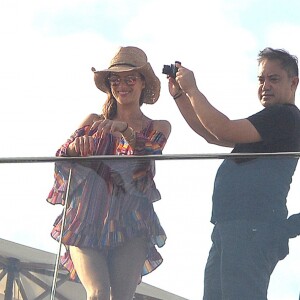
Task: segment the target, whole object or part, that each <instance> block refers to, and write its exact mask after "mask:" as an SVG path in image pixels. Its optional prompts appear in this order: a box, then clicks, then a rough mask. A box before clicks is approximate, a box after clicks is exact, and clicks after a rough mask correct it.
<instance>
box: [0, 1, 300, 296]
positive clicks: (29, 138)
mask: <svg viewBox="0 0 300 300" xmlns="http://www.w3.org/2000/svg"><path fill="white" fill-rule="evenodd" d="M299 11H300V2H299V1H298V0H289V1H279V0H273V1H270V0H265V1H258V0H243V1H238V0H211V1H202V0H194V1H192V0H185V1H179V0H164V1H161V0H152V1H151V0H148V1H147V0H145V1H138V0H123V1H122V0H101V1H96V0H60V1H53V0H51V1H50V0H44V1H38V0H36V1H34V0H29V1H24V0H20V1H17V0H0V38H1V46H0V54H1V55H0V99H1V112H0V115H1V118H0V126H1V128H2V134H1V140H2V143H1V147H0V158H6V157H52V156H54V154H55V152H56V150H57V148H58V147H59V146H60V145H61V144H63V143H64V142H65V140H66V139H67V138H68V137H69V136H70V134H71V133H72V132H73V131H74V130H75V129H77V127H78V125H79V124H80V122H81V121H82V120H83V119H84V118H85V116H86V115H88V114H89V113H92V112H93V113H100V112H101V107H102V104H103V103H104V101H105V99H106V96H105V94H103V93H101V92H100V91H99V90H98V89H97V88H96V87H95V84H94V82H93V73H92V72H91V67H95V68H96V69H97V70H101V69H104V68H107V67H108V65H109V61H110V59H111V58H112V56H113V55H114V53H115V52H116V50H117V48H118V47H119V46H137V47H140V48H142V49H143V50H144V51H145V52H146V54H147V56H148V60H149V62H150V63H151V65H152V67H153V69H154V71H155V73H156V74H157V76H158V77H159V78H160V80H161V84H162V87H161V96H160V99H159V101H158V102H157V103H156V104H155V105H143V106H142V109H143V112H144V113H145V114H146V115H147V116H149V117H151V118H153V119H167V120H169V121H170V122H171V124H172V133H171V136H170V138H169V140H168V143H167V145H166V147H165V149H164V154H169V155H171V154H205V153H210V154H212V153H228V152H230V149H226V148H222V147H217V146H214V145H209V144H207V143H206V142H205V141H204V140H203V139H201V138H200V137H199V136H197V135H196V134H195V133H194V132H193V131H192V130H191V129H190V128H189V127H188V125H187V124H186V123H185V122H184V120H183V118H182V116H181V115H180V113H179V111H178V109H177V107H176V105H175V103H174V100H173V99H172V98H171V97H170V95H169V94H168V89H167V79H166V76H165V75H163V74H162V67H163V65H165V64H171V63H174V61H175V60H179V61H181V62H182V65H183V66H185V67H187V68H189V69H191V70H193V71H194V73H195V76H196V80H197V84H198V87H199V89H200V90H201V91H202V92H203V93H204V94H205V95H206V96H207V98H208V99H209V101H210V102H211V103H212V104H213V105H214V106H215V107H216V108H217V109H219V110H220V111H221V112H223V113H225V114H226V115H227V116H228V117H229V118H231V119H238V118H244V117H247V116H249V115H251V114H253V113H255V112H257V111H259V110H260V109H261V107H260V104H259V102H258V99H257V91H256V90H257V61H256V58H257V54H258V52H259V51H260V50H262V49H263V48H265V47H273V48H284V49H286V50H288V51H289V52H290V53H291V54H295V55H297V56H299V57H300V44H299V41H298V37H299V36H300V19H299ZM297 98H298V99H299V92H297ZM298 101H299V100H298ZM220 163H221V161H220V160H218V159H212V160H203V159H199V160H165V161H157V175H156V183H157V187H158V188H159V190H160V192H161V195H162V200H161V201H158V202H157V203H155V209H156V211H157V214H158V216H159V218H160V221H161V223H162V225H163V227H164V229H165V231H166V233H167V235H168V239H167V242H166V245H165V246H164V247H163V248H161V249H160V252H161V254H162V256H163V257H164V262H163V264H162V265H161V266H160V267H159V268H158V269H157V270H156V271H154V272H153V273H151V274H150V275H147V276H145V277H144V279H143V280H144V282H146V283H149V284H151V285H154V286H157V287H159V288H162V289H164V290H167V291H169V292H172V293H174V294H178V295H180V296H182V297H185V298H187V299H190V300H199V299H201V297H202V290H203V271H204V266H205V262H206V258H207V254H208V251H209V248H210V245H211V244H210V234H211V230H212V225H211V224H210V222H209V220H210V213H211V193H212V188H213V181H214V176H215V173H216V170H217V168H218V166H219V164H220ZM53 167H54V165H53V163H32V164H16V163H15V164H2V165H0V176H1V177H0V178H1V182H2V186H1V190H0V197H1V203H2V204H1V211H2V212H3V217H2V218H1V221H0V225H1V226H0V237H1V238H4V239H8V240H12V241H15V242H18V243H23V244H26V245H29V246H32V247H36V248H39V249H43V250H46V251H50V252H56V251H57V250H58V245H57V243H56V242H55V241H53V240H52V239H51V238H50V235H49V233H50V230H51V227H52V224H53V222H54V220H55V218H56V216H57V215H58V213H59V212H60V211H61V207H54V206H51V205H49V204H48V203H46V200H45V199H46V197H47V195H48V192H49V191H50V188H51V186H52V184H53ZM299 182H300V171H299V170H297V171H296V173H295V176H294V179H293V183H292V186H291V191H290V194H289V197H288V208H289V212H290V213H297V212H299V211H300V204H299V203H300V202H299V190H298V188H297V186H299ZM299 253H300V237H299V238H297V239H292V240H290V255H289V256H288V257H287V258H286V259H285V260H283V261H281V262H280V263H279V264H278V266H277V268H276V269H275V271H274V273H273V275H272V277H271V282H270V288H269V299H272V300H279V299H280V300H292V299H298V296H299V292H300V271H299V270H300V268H299V266H300V256H299Z"/></svg>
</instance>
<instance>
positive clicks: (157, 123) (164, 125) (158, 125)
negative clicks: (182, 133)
mask: <svg viewBox="0 0 300 300" xmlns="http://www.w3.org/2000/svg"><path fill="white" fill-rule="evenodd" d="M153 129H154V130H157V131H159V132H161V133H163V135H164V136H165V137H166V138H168V137H169V135H170V133H171V129H172V128H171V124H170V122H169V121H167V120H153Z"/></svg>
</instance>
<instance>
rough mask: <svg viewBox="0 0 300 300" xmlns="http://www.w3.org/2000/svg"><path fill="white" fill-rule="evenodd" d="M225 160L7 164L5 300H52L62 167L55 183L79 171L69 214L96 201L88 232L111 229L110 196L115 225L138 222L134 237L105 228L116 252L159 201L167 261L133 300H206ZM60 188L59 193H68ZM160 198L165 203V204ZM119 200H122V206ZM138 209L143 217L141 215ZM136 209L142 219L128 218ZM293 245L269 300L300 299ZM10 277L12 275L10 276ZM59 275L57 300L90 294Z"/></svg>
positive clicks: (292, 204) (1, 238) (298, 247)
mask: <svg viewBox="0 0 300 300" xmlns="http://www.w3.org/2000/svg"><path fill="white" fill-rule="evenodd" d="M211 158H212V159H211ZM219 158H223V157H218V156H216V157H214V158H213V157H201V155H199V156H194V157H193V156H184V155H182V156H180V155H179V156H173V157H172V155H171V156H162V157H160V158H159V159H158V160H156V161H155V163H154V159H151V160H149V159H147V160H146V159H145V158H142V159H141V158H139V159H122V158H121V159H114V160H108V159H102V160H101V161H99V160H98V161H96V160H95V159H94V158H93V159H90V160H89V159H82V160H80V161H78V160H77V162H76V163H74V162H73V163H72V162H71V160H67V161H63V160H59V161H56V163H54V160H53V161H51V158H50V161H49V162H45V161H38V162H26V163H24V161H22V162H20V161H19V163H18V161H17V162H14V163H4V162H3V161H2V163H0V176H1V182H2V184H1V189H0V197H1V198H0V199H1V216H2V218H1V222H0V225H1V226H0V300H1V299H5V300H7V299H11V298H9V296H10V295H9V291H11V293H12V295H11V296H13V297H14V298H13V299H26V297H27V299H30V300H31V299H50V293H51V288H52V284H53V274H54V272H55V264H56V253H58V252H59V250H60V248H59V242H57V241H55V240H54V239H53V238H52V237H51V236H50V232H51V230H52V228H53V224H54V222H55V220H56V218H57V217H58V216H59V215H60V214H61V213H63V212H64V210H63V206H62V205H59V204H58V205H51V204H49V203H48V202H47V201H46V199H47V197H48V195H49V193H50V190H51V188H52V187H53V185H54V169H55V168H56V171H59V174H61V175H62V176H61V177H58V178H57V179H67V177H68V175H69V170H70V167H72V178H71V183H70V189H69V196H70V197H69V201H70V202H69V204H70V205H71V207H70V208H69V211H74V209H73V208H72V205H74V203H75V202H76V201H75V200H74V199H76V197H79V196H80V195H81V194H82V193H85V198H86V199H87V200H86V201H88V202H89V209H88V215H87V216H86V221H87V222H85V225H86V228H88V226H91V224H90V223H93V222H90V221H92V220H94V219H97V220H99V221H100V220H102V221H103V222H104V219H105V217H104V215H101V214H98V213H97V212H98V211H101V212H103V214H104V213H105V216H106V215H107V214H108V210H107V206H105V204H106V203H107V202H106V201H107V198H105V195H107V194H109V195H110V198H109V199H114V200H116V205H115V206H114V209H112V210H111V211H110V215H112V216H114V215H116V214H118V212H119V211H123V212H126V213H127V214H128V215H127V218H131V220H132V224H133V225H132V227H131V228H127V231H124V229H122V228H121V227H120V228H119V230H117V229H116V228H117V224H116V223H114V222H110V223H109V224H108V225H110V230H108V231H109V232H110V234H109V235H103V236H101V239H102V240H101V241H100V242H99V243H100V244H101V243H102V244H105V243H106V244H112V243H116V244H117V243H118V242H120V241H122V237H123V236H126V235H129V236H131V235H134V234H135V230H136V229H137V228H139V229H141V230H142V229H143V222H141V220H144V219H145V216H143V217H142V215H141V213H142V212H143V209H145V208H149V207H150V208H151V203H152V202H153V206H154V209H155V212H156V214H157V216H158V218H159V220H160V224H161V226H162V228H163V229H164V231H165V232H166V235H167V237H168V238H167V240H166V244H165V245H164V246H163V247H161V248H160V247H157V250H158V252H159V253H160V254H161V256H162V257H163V259H164V261H163V263H162V264H161V266H159V267H158V268H157V270H155V271H153V272H152V273H150V274H149V275H147V276H144V277H143V282H142V283H141V284H140V285H139V286H138V289H137V292H136V299H142V298H141V297H142V296H141V295H147V297H148V298H144V299H166V300H168V299H172V300H176V299H178V300H180V299H191V300H196V299H201V298H202V292H203V273H204V268H205V264H206V260H207V255H208V252H209V249H210V246H211V240H210V235H211V231H212V229H213V225H212V224H211V223H210V218H211V203H212V202H211V198H212V191H213V185H214V179H215V175H216V172H217V170H218V167H219V165H220V163H221V162H222V160H221V159H219ZM53 159H54V158H53ZM269 159H270V163H268V165H272V163H271V161H272V162H274V161H275V160H277V162H278V158H269ZM277 162H276V164H277ZM154 165H155V168H154ZM298 169H299V168H298ZM298 169H296V172H295V174H294V177H293V182H292V185H291V189H290V192H289V195H288V209H289V214H295V213H299V212H300V209H299V191H298V186H299V182H300V172H299V170H298ZM154 170H155V171H156V175H155V177H154V180H155V186H154V185H151V183H152V181H151V180H150V179H151V173H152V172H154ZM259 172H264V173H265V174H266V175H265V177H264V179H263V182H262V184H263V185H264V184H265V185H267V184H271V186H270V188H272V182H270V181H269V178H271V176H270V177H269V178H268V177H267V175H268V170H267V169H261V170H260V171H259ZM57 174H58V173H57ZM279 174H280V173H278V175H279ZM269 175H271V174H270V173H269ZM228 176H231V174H229V175H228ZM275 177H276V176H275ZM278 180H281V178H278ZM87 181H88V182H89V183H91V182H92V184H93V186H92V188H91V189H90V186H89V185H90V184H89V185H86V182H87ZM112 182H113V183H114V184H113V185H112V184H111V183H112ZM65 184H67V181H65ZM249 184H250V182H249ZM57 187H59V188H61V185H57ZM155 187H156V188H157V190H156V188H155ZM61 191H65V192H66V186H65V188H64V189H61V190H59V192H58V193H56V194H55V193H54V194H53V195H52V196H53V197H52V198H51V199H50V200H51V201H53V202H59V200H60V199H61V198H60V196H59V195H60V192H61ZM158 191H159V193H158ZM128 194H130V197H129V198H128V197H127V196H126V195H128ZM54 196H58V197H57V198H55V197H54ZM160 196H161V200H159V198H160ZM95 199H102V202H103V203H102V207H99V206H97V205H96V204H95V203H96V202H94V200H95ZM120 199H122V203H121V204H122V205H121V206H120V202H121V201H120ZM149 199H150V201H149ZM50 200H49V201H50ZM156 200H157V201H156ZM141 203H142V208H140V205H141ZM149 205H150V206H149ZM137 207H139V209H138V211H139V212H140V214H139V213H135V214H132V213H130V212H131V211H132V210H133V209H134V208H137ZM76 212H77V215H76V218H78V217H81V216H84V214H83V213H82V211H78V210H76ZM154 216H155V215H154V214H152V215H150V217H151V218H154ZM148 217H149V216H148ZM74 218H75V214H74V216H72V217H71V215H70V213H69V214H67V215H66V220H67V224H68V225H67V226H68V228H69V227H70V226H69V225H70V220H71V219H74ZM112 219H113V218H112ZM156 225H157V227H156V228H154V229H153V230H152V231H151V232H155V233H156V235H154V237H156V242H157V243H158V245H159V246H162V245H163V240H164V235H163V231H162V230H161V228H160V227H159V226H158V223H157V224H156ZM72 226H73V227H72V229H73V230H75V231H76V230H79V229H78V228H79V227H78V224H73V225H72ZM98 226H100V227H101V226H102V223H101V222H100V223H99V224H98ZM86 228H80V230H82V232H83V233H84V235H81V236H79V235H78V236H77V239H86V242H87V243H89V241H88V239H87V235H86V233H87V232H90V231H89V230H87V229H86ZM58 229H59V227H58ZM69 229H70V228H69ZM104 231H105V230H104ZM65 239H67V237H65ZM153 239H154V238H153ZM289 245H290V254H289V255H288V256H287V257H286V258H285V259H284V260H283V261H280V262H279V263H278V265H277V266H276V268H275V271H274V273H273V274H272V277H271V282H270V287H269V298H271V299H285V298H287V299H296V298H297V297H298V296H299V286H300V282H299V280H300V279H299V278H300V271H299V265H300V258H299V253H300V238H293V239H290V241H289ZM64 253H65V248H64V247H62V249H61V255H63V254H64ZM6 266H10V268H8V269H7V268H6ZM6 272H7V273H8V274H11V275H12V274H13V275H12V276H7V275H6ZM57 273H58V274H57V281H56V287H57V289H56V293H55V299H72V300H76V299H84V298H85V292H84V289H83V288H82V286H81V285H80V284H78V283H76V282H70V281H68V280H67V281H66V282H65V281H64V280H65V277H66V276H67V274H68V273H67V272H66V270H65V269H63V268H61V267H60V268H59V270H58V272H57ZM16 274H20V276H19V277H18V276H17V275H16ZM18 278H20V280H18ZM10 282H12V284H11V285H10ZM186 286H189V291H188V292H187V293H186V294H182V292H181V291H182V290H186V288H185V287H186ZM278 286H280V287H281V291H282V293H281V294H278V288H277V287H278ZM5 290H6V297H7V298H4V291H5ZM159 293H160V294H159ZM25 295H26V296H25ZM43 295H44V296H43ZM159 295H160V296H159ZM176 295H180V296H176ZM151 297H152V298H151ZM159 297H160V298H159Z"/></svg>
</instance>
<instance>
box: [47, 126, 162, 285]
mask: <svg viewBox="0 0 300 300" xmlns="http://www.w3.org/2000/svg"><path fill="white" fill-rule="evenodd" d="M89 128H90V127H89V126H85V127H83V128H80V129H78V130H76V131H75V132H74V134H73V135H72V136H71V137H70V138H69V139H68V141H67V142H66V143H65V144H64V145H62V147H61V148H60V149H59V150H58V151H57V153H56V156H67V148H68V146H69V144H70V143H72V142H73V141H74V139H75V138H76V137H80V136H83V135H86V134H88V135H91V136H92V137H93V138H94V145H95V151H94V153H93V155H155V154H161V153H162V149H163V147H164V145H165V143H166V138H165V136H164V135H163V134H162V133H160V132H158V131H155V130H153V121H150V122H149V123H148V125H147V126H146V128H144V129H143V130H142V131H141V132H137V133H136V145H135V148H134V150H133V149H132V148H131V147H130V145H128V143H127V142H126V140H125V139H124V138H116V137H114V136H113V135H112V134H102V135H100V134H99V133H98V132H97V131H96V130H94V131H93V132H91V131H90V129H89ZM70 168H72V179H71V184H70V190H69V200H68V206H67V213H66V218H65V226H64V230H63V234H62V243H63V244H64V245H65V246H66V249H67V251H66V253H65V255H64V256H63V257H62V259H61V262H62V264H63V265H64V266H65V267H66V268H67V269H68V270H69V272H70V278H71V279H73V280H78V277H77V274H76V271H75V269H74V266H73V263H72V260H71V257H70V254H69V251H68V245H75V246H79V247H88V248H95V249H99V250H102V251H104V252H105V253H108V252H109V250H110V249H112V248H114V247H118V246H121V245H122V244H123V243H124V242H126V241H128V240H130V239H131V238H133V237H137V236H146V237H147V239H148V255H147V259H146V261H145V264H144V267H143V270H142V273H141V275H146V274H148V273H150V272H151V271H153V270H154V269H155V268H157V267H158V266H159V265H160V264H161V263H162V257H161V255H160V254H159V253H158V251H157V250H156V246H158V247H162V246H163V245H164V244H165V240H166V234H165V232H164V230H163V228H162V227H161V225H160V222H159V219H158V217H157V215H156V213H155V211H154V208H153V202H155V201H157V200H160V199H161V197H160V193H159V191H158V190H157V188H156V186H155V183H154V180H153V177H154V175H155V162H154V160H150V159H149V160H146V159H145V160H143V159H142V160H141V159H138V160H135V159H122V160H120V159H117V160H102V161H98V160H97V161H85V162H76V163H71V162H57V163H56V164H55V173H54V177H55V182H54V186H53V188H52V189H51V191H50V193H49V196H48V198H47V201H48V202H49V203H52V204H62V205H64V203H65V199H64V196H65V194H66V189H67V181H68V176H69V170H70ZM62 215H63V213H62V214H61V215H60V216H58V218H57V219H56V221H55V223H54V227H53V230H52V232H51V236H52V237H53V238H54V239H56V240H57V241H59V239H60V233H61V224H62Z"/></svg>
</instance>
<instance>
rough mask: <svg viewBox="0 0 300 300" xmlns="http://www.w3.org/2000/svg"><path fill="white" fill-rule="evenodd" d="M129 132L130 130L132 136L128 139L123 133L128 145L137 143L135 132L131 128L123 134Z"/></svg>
mask: <svg viewBox="0 0 300 300" xmlns="http://www.w3.org/2000/svg"><path fill="white" fill-rule="evenodd" d="M127 130H130V136H128V137H126V136H125V135H124V134H123V133H122V136H123V137H124V138H125V140H126V141H127V143H128V144H131V145H132V144H134V142H135V131H134V130H133V129H132V128H131V127H127V128H126V130H124V131H123V132H124V133H125V131H127Z"/></svg>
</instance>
